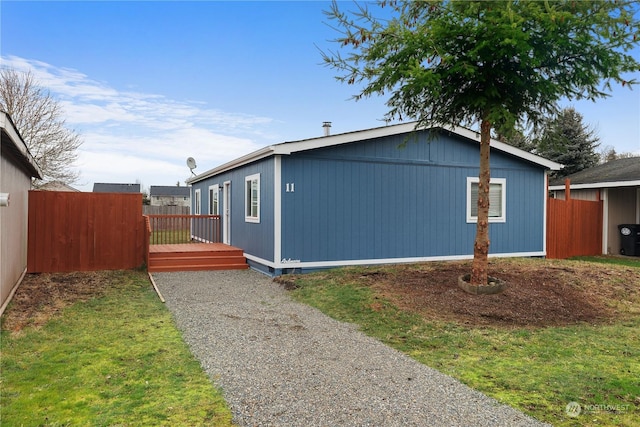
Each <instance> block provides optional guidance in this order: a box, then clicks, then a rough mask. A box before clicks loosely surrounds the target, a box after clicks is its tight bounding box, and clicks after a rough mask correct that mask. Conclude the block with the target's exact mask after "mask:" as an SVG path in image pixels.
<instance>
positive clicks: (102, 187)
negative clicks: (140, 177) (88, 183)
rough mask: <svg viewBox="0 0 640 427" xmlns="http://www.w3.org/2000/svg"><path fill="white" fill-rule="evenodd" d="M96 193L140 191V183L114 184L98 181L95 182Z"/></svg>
mask: <svg viewBox="0 0 640 427" xmlns="http://www.w3.org/2000/svg"><path fill="white" fill-rule="evenodd" d="M93 192H94V193H139V192H140V184H112V183H103V182H96V183H95V184H93Z"/></svg>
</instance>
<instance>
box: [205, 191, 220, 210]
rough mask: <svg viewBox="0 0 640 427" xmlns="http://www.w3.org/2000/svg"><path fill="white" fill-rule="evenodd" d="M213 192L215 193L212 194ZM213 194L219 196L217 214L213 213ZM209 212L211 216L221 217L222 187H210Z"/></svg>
mask: <svg viewBox="0 0 640 427" xmlns="http://www.w3.org/2000/svg"><path fill="white" fill-rule="evenodd" d="M211 190H213V193H212V192H211ZM212 194H217V199H216V200H217V202H218V204H217V206H216V207H217V208H218V209H217V211H218V212H216V213H214V212H212V209H211V208H212V203H211V202H212V201H213V200H212V199H213V198H212V197H211V196H212ZM207 211H208V212H209V215H220V186H219V185H218V184H214V185H210V186H209V206H208V207H207Z"/></svg>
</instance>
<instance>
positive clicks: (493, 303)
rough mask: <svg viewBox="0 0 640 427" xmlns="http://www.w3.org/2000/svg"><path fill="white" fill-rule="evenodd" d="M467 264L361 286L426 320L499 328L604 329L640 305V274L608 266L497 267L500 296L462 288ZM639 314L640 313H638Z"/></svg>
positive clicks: (398, 271) (367, 277) (374, 277)
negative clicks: (630, 305)
mask: <svg viewBox="0 0 640 427" xmlns="http://www.w3.org/2000/svg"><path fill="white" fill-rule="evenodd" d="M470 271H471V264H470V263H468V262H455V263H437V264H420V265H418V266H416V265H414V266H400V267H398V268H394V269H390V270H388V271H387V270H379V271H374V272H372V274H364V275H362V274H361V275H360V277H359V279H361V283H365V284H367V285H368V286H371V287H372V288H374V289H375V290H376V294H377V295H379V296H380V297H382V298H384V299H386V300H389V301H391V302H392V303H393V304H394V305H396V306H397V307H400V308H403V309H406V310H409V311H413V312H417V313H420V314H421V315H423V316H424V317H426V318H431V319H438V320H444V321H451V322H455V323H459V324H464V325H481V326H497V327H523V326H525V327H527V326H531V327H541V326H559V325H568V324H575V323H581V322H588V323H601V322H606V321H610V320H613V319H616V318H620V317H622V316H625V315H629V313H628V312H626V311H624V310H622V311H621V310H620V307H619V306H620V304H618V302H620V301H623V302H624V301H627V302H629V301H635V302H636V304H635V307H636V310H637V307H638V301H640V269H637V268H630V267H628V268H625V267H611V266H609V265H607V264H602V265H600V264H585V263H578V262H576V263H572V265H571V266H570V267H567V266H566V263H564V264H563V265H559V266H549V265H545V264H542V263H529V262H517V261H514V262H508V261H507V262H506V261H499V262H492V263H491V266H490V269H489V275H490V276H494V277H498V278H500V279H502V280H504V281H506V282H507V289H506V290H505V291H504V292H502V293H500V294H496V295H472V294H469V293H466V292H464V291H463V290H462V289H460V288H459V287H458V284H457V279H458V276H460V275H463V274H466V273H469V272H470ZM636 314H638V313H636Z"/></svg>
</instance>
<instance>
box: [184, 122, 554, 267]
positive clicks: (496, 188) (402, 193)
mask: <svg viewBox="0 0 640 427" xmlns="http://www.w3.org/2000/svg"><path fill="white" fill-rule="evenodd" d="M414 127H415V123H407V124H401V125H394V126H386V127H381V128H375V129H368V130H363V131H358V132H351V133H345V134H339V135H332V136H325V137H321V138H314V139H307V140H301V141H295V142H285V143H281V144H276V145H272V146H269V147H266V148H263V149H261V150H258V151H256V152H253V153H251V154H248V155H246V156H243V157H241V158H238V159H236V160H233V161H231V162H229V163H226V164H224V165H222V166H219V167H217V168H214V169H211V170H209V171H207V172H204V173H202V174H200V175H198V176H196V177H193V178H191V179H189V180H188V181H187V183H188V184H190V185H191V186H192V193H191V194H192V212H193V213H194V214H209V213H210V214H220V215H221V217H222V235H223V242H224V243H227V244H230V245H233V246H236V247H240V248H242V249H243V250H244V252H245V256H246V257H247V259H248V261H249V263H250V265H251V266H252V267H253V268H255V269H259V270H261V271H263V272H266V273H269V274H275V275H278V274H282V273H287V272H291V271H301V270H313V269H319V268H326V267H336V266H343V265H368V264H383V263H402V262H416V261H430V260H456V259H466V258H471V257H472V256H473V242H474V237H475V233H476V221H477V209H476V200H477V187H478V186H477V177H478V174H479V164H480V160H479V158H480V155H479V134H477V133H476V132H473V131H470V130H468V129H464V128H460V127H456V128H455V129H453V130H445V129H433V132H435V135H432V136H433V137H432V138H430V135H429V130H421V131H416V132H414ZM491 146H492V150H491V177H492V196H491V199H492V200H491V203H492V207H491V212H490V215H491V222H492V224H491V227H490V233H491V247H490V253H491V255H492V256H544V255H545V247H546V246H545V244H546V243H545V227H546V215H545V214H546V201H547V193H546V186H547V171H548V170H559V169H560V167H561V165H559V164H557V163H555V162H552V161H549V160H546V159H543V158H541V157H539V156H536V155H533V154H530V153H527V152H525V151H522V150H519V149H517V148H515V147H512V146H510V145H507V144H503V143H500V142H498V141H493V140H492V141H491Z"/></svg>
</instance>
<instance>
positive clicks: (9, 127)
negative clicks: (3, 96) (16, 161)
mask: <svg viewBox="0 0 640 427" xmlns="http://www.w3.org/2000/svg"><path fill="white" fill-rule="evenodd" d="M0 128H2V130H4V131H5V132H6V134H7V135H8V136H9V142H10V143H11V144H12V145H13V146H14V147H15V149H16V150H18V151H19V152H20V154H21V155H22V156H23V157H24V160H21V162H26V163H28V164H29V166H31V167H32V168H33V169H34V170H35V171H36V175H35V176H34V177H35V178H42V170H41V169H40V166H39V165H38V163H37V162H36V159H35V158H34V157H33V155H32V154H31V151H29V147H27V144H26V143H25V142H24V139H22V136H21V135H20V132H19V131H18V129H17V128H16V127H15V125H14V124H13V120H11V117H10V116H9V115H8V114H7V113H5V112H4V111H0Z"/></svg>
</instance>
